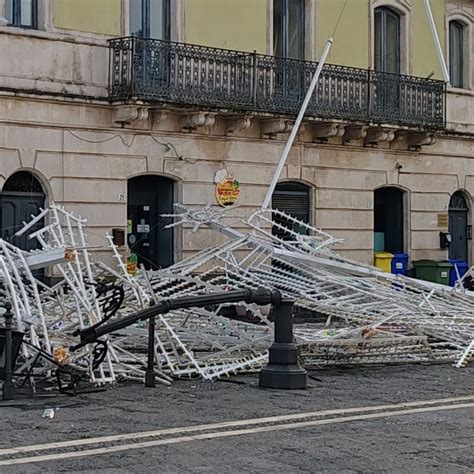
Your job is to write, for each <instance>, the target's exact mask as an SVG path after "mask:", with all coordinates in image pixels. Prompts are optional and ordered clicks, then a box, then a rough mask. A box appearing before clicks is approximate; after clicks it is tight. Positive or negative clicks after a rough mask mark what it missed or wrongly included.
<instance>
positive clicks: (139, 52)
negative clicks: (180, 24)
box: [109, 37, 446, 130]
mask: <svg viewBox="0 0 474 474" xmlns="http://www.w3.org/2000/svg"><path fill="white" fill-rule="evenodd" d="M317 65H318V64H317V63H315V62H310V61H300V60H294V59H287V58H278V57H273V56H266V55H262V54H256V53H246V52H240V51H231V50H224V49H217V48H208V47H204V46H195V45H188V44H182V43H172V42H168V41H159V40H154V39H143V38H135V37H129V38H118V39H113V40H110V67H111V71H110V76H109V98H110V100H111V101H112V102H128V101H134V100H140V101H146V102H151V103H157V102H161V103H167V104H175V105H176V106H195V107H200V108H202V107H205V108H211V109H214V110H215V109H217V110H221V109H225V110H229V109H230V110H231V111H232V113H238V112H242V113H245V112H250V111H252V112H260V113H273V114H292V115H295V114H296V113H297V112H298V111H299V109H300V106H301V103H302V101H303V99H304V95H305V93H306V90H307V88H308V86H309V84H310V82H311V78H312V77H313V74H314V72H315V70H316V67H317ZM445 96H446V88H445V83H444V82H442V81H437V80H433V79H424V78H419V77H412V76H404V75H397V74H388V73H382V72H376V71H371V70H366V69H357V68H351V67H345V66H337V65H332V64H328V65H325V66H324V68H323V71H322V74H321V76H320V79H319V82H318V85H317V88H316V91H315V93H314V95H313V97H312V99H311V102H310V104H309V107H308V110H307V115H308V116H313V117H318V118H322V119H340V120H348V121H356V122H359V123H360V122H364V123H366V122H371V123H375V124H377V123H379V124H382V123H383V124H394V125H402V126H407V127H410V128H417V129H423V130H436V129H440V128H444V127H445V102H446V97H445Z"/></svg>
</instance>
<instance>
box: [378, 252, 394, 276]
mask: <svg viewBox="0 0 474 474" xmlns="http://www.w3.org/2000/svg"><path fill="white" fill-rule="evenodd" d="M392 259H393V254H391V253H389V252H375V253H374V265H375V266H376V267H378V268H380V269H381V270H383V271H384V272H387V273H390V272H391V271H392Z"/></svg>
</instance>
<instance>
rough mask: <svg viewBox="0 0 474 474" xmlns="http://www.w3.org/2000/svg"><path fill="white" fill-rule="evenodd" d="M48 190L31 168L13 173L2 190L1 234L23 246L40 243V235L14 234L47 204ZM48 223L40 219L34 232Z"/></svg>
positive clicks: (33, 229)
mask: <svg viewBox="0 0 474 474" xmlns="http://www.w3.org/2000/svg"><path fill="white" fill-rule="evenodd" d="M44 200H45V194H44V191H43V188H42V186H41V183H40V182H39V181H38V180H37V179H36V178H35V177H34V176H33V175H32V174H31V173H29V172H28V171H18V172H17V173H15V174H13V175H12V176H10V178H8V179H7V181H6V183H5V184H4V186H3V190H2V193H1V194H0V201H1V206H0V209H1V225H2V229H1V236H2V239H3V240H6V241H7V242H9V243H11V244H13V245H15V246H17V247H19V248H20V249H22V250H27V251H30V250H35V249H37V248H38V246H39V244H38V242H37V240H36V239H28V238H27V235H26V234H25V235H22V236H21V237H13V236H14V235H15V233H16V232H17V231H19V230H20V229H21V228H22V227H23V225H24V224H23V223H24V222H29V221H31V219H32V217H34V216H36V215H37V214H39V212H40V208H42V207H44ZM43 226H44V220H43V219H41V220H40V221H39V222H37V223H36V224H35V225H34V226H33V227H32V229H31V230H30V232H28V234H30V233H31V232H34V231H35V230H38V229H40V228H41V227H43Z"/></svg>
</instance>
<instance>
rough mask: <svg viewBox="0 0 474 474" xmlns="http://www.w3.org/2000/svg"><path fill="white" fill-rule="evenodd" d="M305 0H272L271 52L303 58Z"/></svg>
mask: <svg viewBox="0 0 474 474" xmlns="http://www.w3.org/2000/svg"><path fill="white" fill-rule="evenodd" d="M304 7H305V0H274V1H273V54H274V55H275V56H282V57H285V58H294V59H304V48H305V44H304V34H305V33H304V22H305V15H304Z"/></svg>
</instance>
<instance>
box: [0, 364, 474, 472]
mask: <svg viewBox="0 0 474 474" xmlns="http://www.w3.org/2000/svg"><path fill="white" fill-rule="evenodd" d="M473 376H474V366H473V365H471V366H468V367H467V368H464V369H455V368H453V367H451V366H449V365H411V366H410V365H405V366H381V367H370V368H357V369H345V370H336V369H330V370H328V369H325V370H321V371H317V372H310V374H309V378H308V382H309V384H308V389H307V390H296V391H287V390H283V391H277V390H270V389H260V388H259V387H258V376H257V375H245V376H238V377H234V378H232V379H230V380H229V381H220V382H214V383H210V382H203V381H199V380H190V381H177V382H174V383H173V385H172V386H171V387H166V386H162V385H160V386H157V387H156V388H145V387H143V386H142V385H140V384H138V383H120V384H119V385H117V386H115V387H108V388H107V389H106V390H105V391H103V392H98V393H90V394H83V395H78V396H76V397H66V396H58V395H50V396H48V397H47V398H44V397H38V398H36V399H31V398H29V399H19V400H15V401H12V402H0V421H1V423H0V472H2V473H3V472H21V473H24V472H101V473H104V472H113V473H122V472H123V473H129V472H140V473H143V472H220V473H222V472H224V473H226V472H229V473H230V472H239V473H240V472H343V473H346V472H347V473H352V472H360V473H366V472H413V473H424V472H426V473H467V472H474V390H473V388H474V383H473V380H474V378H473ZM47 408H54V409H55V412H54V413H55V416H54V418H53V419H45V418H42V414H43V412H44V410H45V409H47ZM262 418H268V419H262ZM127 434H129V435H127ZM120 435H125V436H122V437H121V436H120ZM107 437H110V438H107ZM92 438H98V439H92ZM68 441H70V443H66V444H63V445H61V444H58V443H64V442H68ZM48 443H53V444H51V445H48V446H40V445H44V444H48ZM28 446H32V447H28ZM20 447H23V449H18V448H20ZM24 447H27V448H24ZM13 448H16V449H15V450H13Z"/></svg>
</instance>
